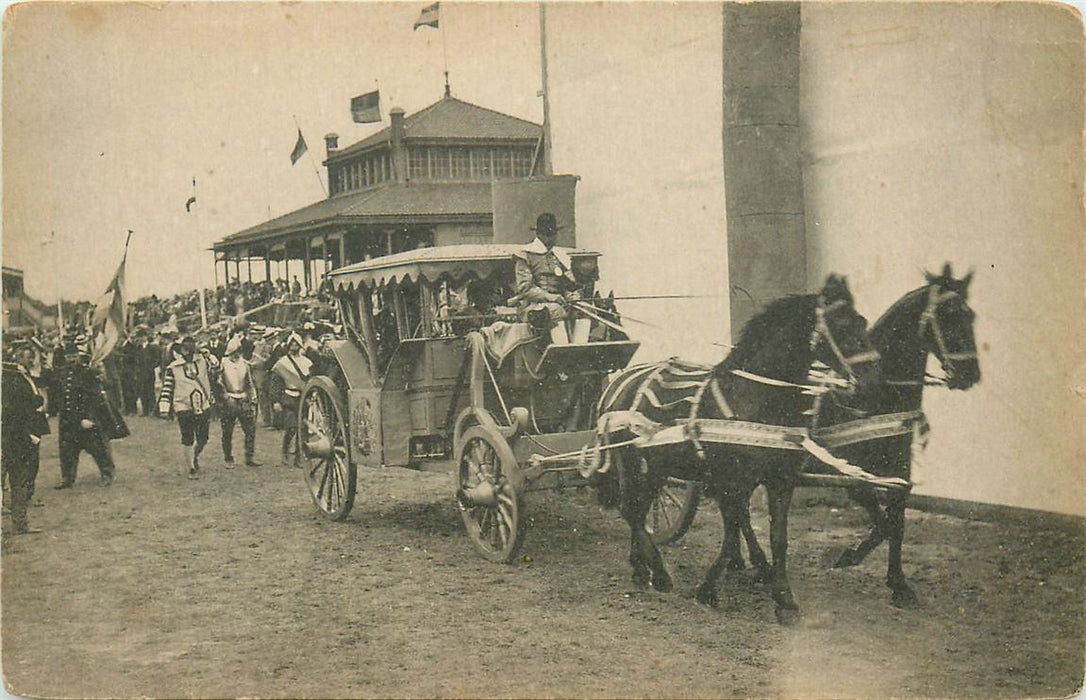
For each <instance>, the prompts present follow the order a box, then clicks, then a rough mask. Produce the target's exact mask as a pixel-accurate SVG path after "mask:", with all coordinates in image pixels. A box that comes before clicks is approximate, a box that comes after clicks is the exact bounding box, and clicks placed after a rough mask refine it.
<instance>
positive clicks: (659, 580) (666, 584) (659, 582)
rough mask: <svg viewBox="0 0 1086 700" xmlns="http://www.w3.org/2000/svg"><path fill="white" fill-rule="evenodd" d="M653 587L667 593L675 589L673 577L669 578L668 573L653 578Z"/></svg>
mask: <svg viewBox="0 0 1086 700" xmlns="http://www.w3.org/2000/svg"><path fill="white" fill-rule="evenodd" d="M652 587H653V588H655V589H656V590H657V591H659V592H660V593H667V592H669V591H670V590H671V589H672V588H674V586H673V585H672V583H671V577H670V576H668V575H667V574H666V573H664V574H661V575H659V576H653V577H652Z"/></svg>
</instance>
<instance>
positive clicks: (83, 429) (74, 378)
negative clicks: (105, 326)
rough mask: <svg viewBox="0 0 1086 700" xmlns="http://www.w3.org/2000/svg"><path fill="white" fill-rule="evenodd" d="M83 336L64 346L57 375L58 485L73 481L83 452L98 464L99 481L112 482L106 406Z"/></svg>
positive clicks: (99, 379)
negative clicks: (61, 365) (62, 363)
mask: <svg viewBox="0 0 1086 700" xmlns="http://www.w3.org/2000/svg"><path fill="white" fill-rule="evenodd" d="M86 342H87V340H86V337H85V336H83V335H79V336H77V337H76V338H75V342H74V343H72V344H71V345H68V346H67V347H66V348H65V364H64V367H63V368H62V369H61V370H60V373H59V374H58V376H57V381H56V387H57V392H58V397H57V398H58V402H57V409H58V414H59V416H60V420H59V430H58V436H57V437H58V442H59V444H60V478H61V481H60V483H59V484H58V485H57V486H56V488H58V489H70V488H71V487H72V486H73V485H74V484H75V476H76V470H77V468H78V466H79V453H80V452H84V451H85V452H87V453H88V454H90V456H91V457H92V458H93V459H94V463H95V464H96V465H98V472H99V474H100V475H101V479H102V485H103V486H109V485H110V484H112V483H113V475H114V471H115V470H114V465H113V455H112V454H111V453H110V449H109V442H108V440H109V438H110V436H111V434H113V433H112V432H111V431H110V428H111V427H112V426H111V425H110V423H111V421H110V416H109V407H108V406H107V405H106V397H105V389H104V388H103V386H102V380H101V377H100V376H99V375H98V372H96V371H95V370H94V369H92V368H91V367H90V364H89V362H90V349H89V348H88V347H87V345H86Z"/></svg>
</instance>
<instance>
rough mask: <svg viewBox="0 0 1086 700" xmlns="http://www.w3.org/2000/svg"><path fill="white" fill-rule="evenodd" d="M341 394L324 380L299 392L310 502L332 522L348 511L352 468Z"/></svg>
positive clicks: (314, 380) (301, 440) (300, 438)
mask: <svg viewBox="0 0 1086 700" xmlns="http://www.w3.org/2000/svg"><path fill="white" fill-rule="evenodd" d="M345 413H346V411H345V410H344V403H343V394H342V392H341V391H340V390H339V388H338V387H337V386H336V385H335V384H333V383H332V381H331V380H330V379H328V378H327V377H313V378H312V379H311V380H309V384H308V385H306V388H305V391H304V392H303V393H302V400H301V403H300V408H299V411H298V444H299V449H298V451H299V452H300V458H301V459H302V460H303V463H302V466H303V467H304V469H305V483H306V485H307V486H308V487H309V493H310V495H311V496H312V497H313V503H314V504H315V505H316V506H317V509H318V510H319V511H320V512H321V514H323V515H324V516H326V517H328V518H330V519H331V520H343V519H344V518H346V517H347V514H348V513H350V512H351V506H353V505H354V494H355V479H356V473H355V466H354V464H352V463H351V455H350V446H349V439H348V435H347V422H346V421H345V420H344V416H345Z"/></svg>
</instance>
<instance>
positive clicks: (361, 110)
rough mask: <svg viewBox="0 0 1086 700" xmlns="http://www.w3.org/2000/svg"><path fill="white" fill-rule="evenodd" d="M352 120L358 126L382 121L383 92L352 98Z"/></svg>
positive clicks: (376, 91) (375, 91) (377, 91)
mask: <svg viewBox="0 0 1086 700" xmlns="http://www.w3.org/2000/svg"><path fill="white" fill-rule="evenodd" d="M351 118H352V119H354V121H355V123H356V124H372V123H373V122H379V121H381V91H380V90H374V91H373V92H367V93H366V94H365V95H359V96H358V97H352V98H351Z"/></svg>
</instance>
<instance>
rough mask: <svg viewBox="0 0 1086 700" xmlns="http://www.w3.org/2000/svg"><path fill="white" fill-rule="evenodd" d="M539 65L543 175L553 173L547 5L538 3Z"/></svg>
mask: <svg viewBox="0 0 1086 700" xmlns="http://www.w3.org/2000/svg"><path fill="white" fill-rule="evenodd" d="M539 63H540V68H541V72H542V77H543V89H542V90H541V92H542V94H543V174H544V175H550V174H552V173H553V172H554V170H553V169H552V166H551V98H550V90H549V89H548V87H547V4H546V3H545V2H540V3H539Z"/></svg>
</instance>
